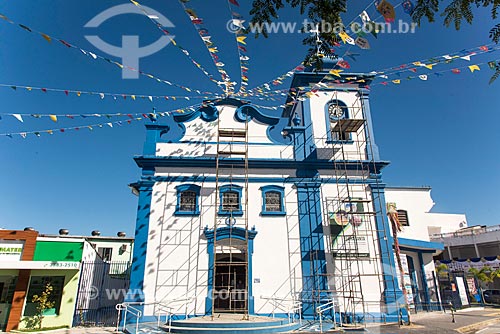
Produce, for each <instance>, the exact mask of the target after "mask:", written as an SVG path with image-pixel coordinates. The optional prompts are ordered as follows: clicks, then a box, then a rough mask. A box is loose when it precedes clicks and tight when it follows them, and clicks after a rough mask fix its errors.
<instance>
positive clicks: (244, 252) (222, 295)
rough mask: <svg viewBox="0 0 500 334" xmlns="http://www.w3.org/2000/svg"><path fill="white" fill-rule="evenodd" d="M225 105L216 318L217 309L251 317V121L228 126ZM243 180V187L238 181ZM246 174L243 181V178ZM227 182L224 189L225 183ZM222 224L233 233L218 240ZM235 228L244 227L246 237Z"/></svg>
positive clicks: (218, 170)
mask: <svg viewBox="0 0 500 334" xmlns="http://www.w3.org/2000/svg"><path fill="white" fill-rule="evenodd" d="M223 112H224V107H222V108H221V110H220V115H219V117H218V120H217V152H216V157H215V161H216V162H215V164H216V165H215V210H214V225H213V233H214V245H213V259H214V266H213V269H212V270H213V276H212V277H213V281H212V319H213V318H214V315H215V314H216V313H223V312H226V313H228V312H229V313H239V314H242V315H243V319H248V312H249V309H248V305H249V303H248V287H249V285H250V284H251V282H249V281H248V277H249V275H248V262H249V249H248V245H249V242H248V240H249V235H248V233H249V231H248V123H249V118H248V115H246V120H245V122H244V126H243V127H241V128H224V127H223V125H222V124H221V122H222V119H223V116H222V114H223ZM235 176H237V177H238V183H240V184H241V183H243V189H241V187H240V186H239V185H237V184H236V183H235V178H234V177H235ZM242 177H243V182H242V180H241V178H242ZM223 184H227V186H225V188H224V191H222V188H221V185H223ZM221 228H225V229H227V230H228V233H229V237H228V238H225V239H221V240H218V238H217V233H218V230H220V229H221ZM235 229H244V240H241V237H240V238H236V237H235V235H234V232H235Z"/></svg>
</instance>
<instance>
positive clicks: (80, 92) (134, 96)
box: [0, 83, 219, 102]
mask: <svg viewBox="0 0 500 334" xmlns="http://www.w3.org/2000/svg"><path fill="white" fill-rule="evenodd" d="M0 87H8V88H11V89H13V90H15V91H17V89H19V88H21V89H25V90H26V91H28V92H31V91H41V92H43V93H47V92H57V93H64V94H65V95H66V96H69V95H70V94H74V95H76V96H78V97H80V96H82V95H92V96H98V97H99V98H100V99H101V100H103V99H104V98H105V97H109V98H113V99H114V100H118V99H124V100H126V99H127V98H129V100H130V101H136V100H138V99H148V100H149V101H151V102H153V99H162V100H167V101H176V100H188V101H189V100H191V99H210V98H218V97H219V96H218V95H212V94H208V95H144V94H129V93H106V92H96V91H84V90H74V89H60V88H44V87H34V86H26V85H14V84H2V83H0Z"/></svg>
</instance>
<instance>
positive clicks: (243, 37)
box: [236, 36, 247, 45]
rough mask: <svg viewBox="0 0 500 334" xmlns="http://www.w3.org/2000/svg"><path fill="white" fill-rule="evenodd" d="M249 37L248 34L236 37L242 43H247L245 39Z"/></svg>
mask: <svg viewBox="0 0 500 334" xmlns="http://www.w3.org/2000/svg"><path fill="white" fill-rule="evenodd" d="M246 38H247V36H238V37H236V40H237V41H238V43H241V44H245V45H246V44H247V43H245V39H246Z"/></svg>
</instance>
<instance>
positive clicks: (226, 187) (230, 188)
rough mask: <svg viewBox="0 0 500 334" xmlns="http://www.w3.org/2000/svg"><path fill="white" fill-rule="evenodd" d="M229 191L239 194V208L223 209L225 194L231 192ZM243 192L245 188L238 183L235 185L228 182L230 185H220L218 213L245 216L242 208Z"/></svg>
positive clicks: (226, 215) (225, 215)
mask: <svg viewBox="0 0 500 334" xmlns="http://www.w3.org/2000/svg"><path fill="white" fill-rule="evenodd" d="M229 192H232V193H236V194H237V195H238V209H237V210H233V211H225V210H224V209H223V205H222V204H223V201H222V200H223V199H224V194H225V193H229ZM242 192H243V188H242V187H240V186H238V185H235V184H228V185H224V186H220V187H219V211H218V212H217V214H218V215H219V216H224V217H229V216H232V217H238V216H243V210H242V208H241V199H242Z"/></svg>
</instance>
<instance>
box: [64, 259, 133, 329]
mask: <svg viewBox="0 0 500 334" xmlns="http://www.w3.org/2000/svg"><path fill="white" fill-rule="evenodd" d="M130 266H131V263H130V262H85V263H82V266H81V273H80V283H79V285H78V295H77V300H76V305H75V313H74V316H73V326H99V327H113V326H116V321H117V318H116V317H117V316H116V315H117V311H116V309H115V306H116V305H117V304H120V303H122V302H123V300H124V298H125V295H126V292H127V290H128V288H129V283H130Z"/></svg>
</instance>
